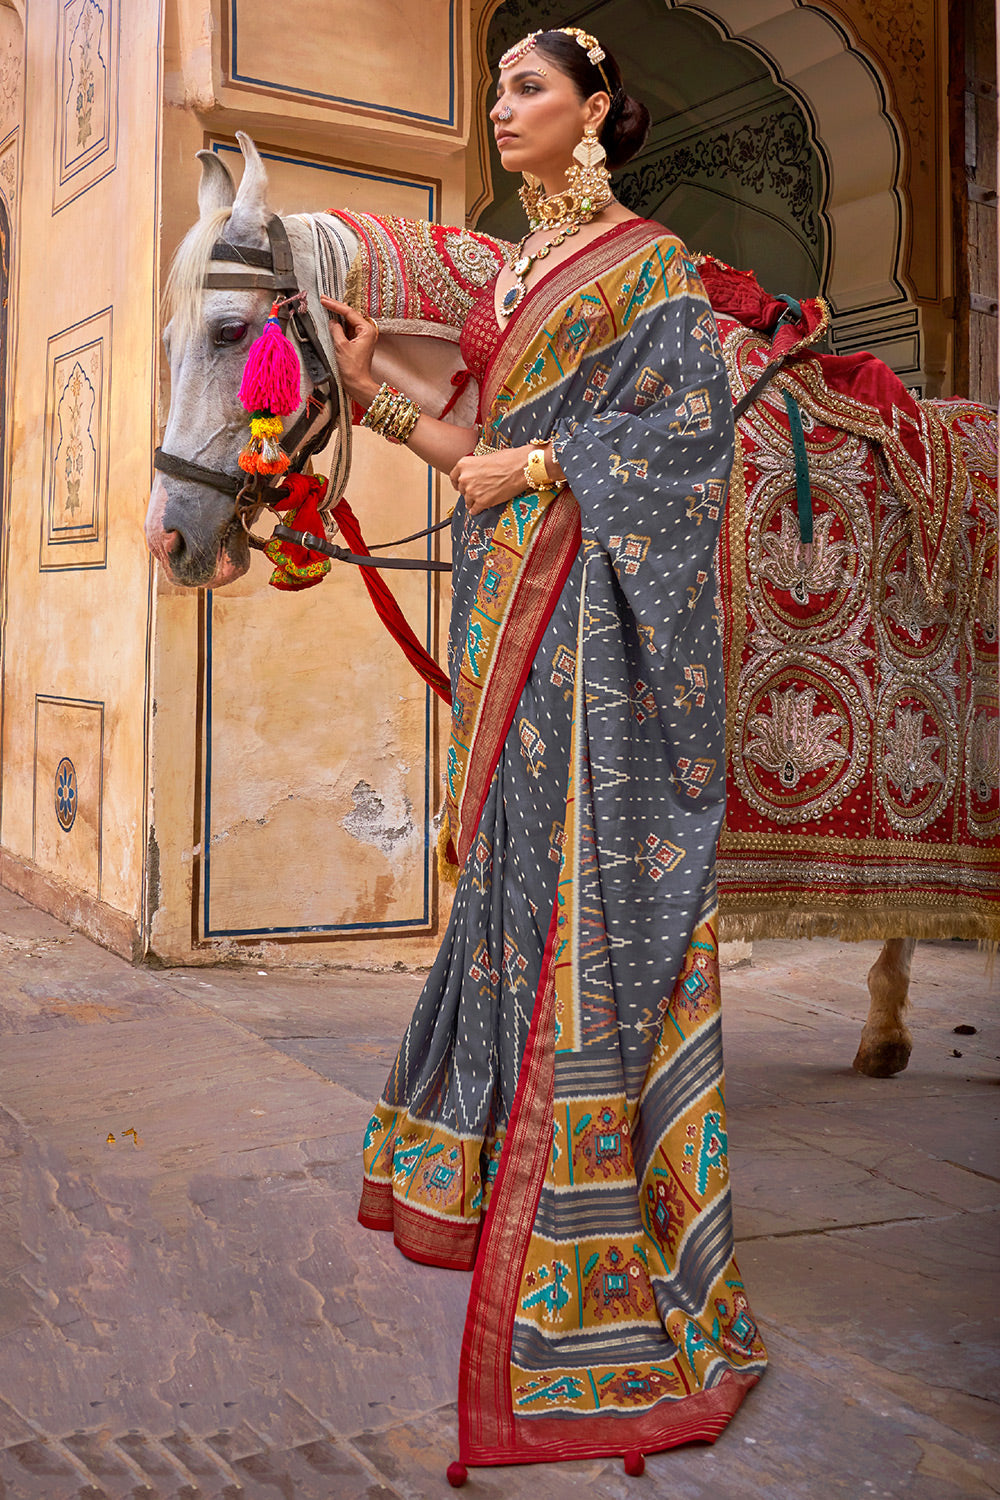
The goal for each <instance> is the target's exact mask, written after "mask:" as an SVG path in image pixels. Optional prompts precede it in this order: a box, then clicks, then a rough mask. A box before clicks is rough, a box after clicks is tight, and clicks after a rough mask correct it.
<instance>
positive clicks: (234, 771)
mask: <svg viewBox="0 0 1000 1500" xmlns="http://www.w3.org/2000/svg"><path fill="white" fill-rule="evenodd" d="M609 3H610V0H609ZM686 3H687V0H664V8H665V9H666V10H675V9H679V8H682V7H683V6H684V5H685V4H686ZM508 4H509V6H510V8H511V9H512V10H515V11H517V12H518V14H521V15H523V18H524V22H525V26H524V29H525V30H527V29H529V28H530V26H531V25H532V24H535V25H537V24H544V21H545V20H546V19H547V18H548V14H549V12H552V13H553V14H554V13H555V9H558V8H559V7H558V6H557V5H556V4H555V0H508ZM647 4H652V0H643V8H644V9H645V7H646V5H647ZM564 8H565V7H562V9H564ZM496 9H497V4H496V0H363V3H359V0H289V6H288V7H286V11H287V12H289V13H290V21H289V24H287V25H283V26H281V27H276V26H275V25H274V7H273V3H272V0H128V3H127V4H126V3H125V0H32V3H31V4H30V6H28V7H27V11H26V12H25V7H24V5H23V0H0V279H3V278H5V279H6V281H7V290H8V293H9V296H8V298H7V299H6V301H4V299H2V298H0V353H2V354H3V356H4V359H3V362H2V373H3V384H2V387H0V410H2V412H3V417H4V422H3V444H2V451H0V473H2V474H3V476H4V488H3V491H2V495H0V568H2V576H0V599H2V612H0V691H2V700H0V880H2V881H3V883H4V884H6V885H8V886H12V887H13V888H14V889H17V890H20V891H22V892H23V893H24V894H26V895H27V896H28V897H29V898H30V899H32V900H34V901H36V902H37V903H38V904H39V905H42V906H45V907H46V908H47V909H49V910H52V911H55V912H57V913H58V914H59V915H61V916H63V917H66V918H68V919H69V920H71V921H73V922H74V923H76V924H77V925H79V926H81V927H83V928H84V929H85V930H87V931H89V932H91V933H93V934H94V935H95V936H97V937H99V938H100V939H101V940H102V941H105V942H107V943H109V944H110V945H111V946H113V947H115V948H117V949H118V950H119V951H123V952H127V953H141V952H146V951H152V952H153V953H155V954H156V955H158V956H159V957H161V958H163V959H165V960H168V961H180V962H213V961H217V960H219V959H224V958H226V957H228V956H230V955H235V956H239V957H243V958H247V957H250V956H256V957H258V958H259V959H260V960H261V961H262V962H265V963H266V964H268V965H274V964H278V963H297V962H313V961H316V960H321V961H326V962H331V963H344V964H359V963H360V964H375V965H381V964H392V963H397V962H402V963H405V964H421V963H426V962H428V961H429V960H430V958H431V956H432V954H433V952H434V950H435V947H436V933H437V931H438V930H439V928H440V923H441V919H442V915H443V913H442V902H441V896H440V893H439V892H438V890H437V881H436V872H435V868H434V859H433V849H434V842H435V831H434V826H433V818H434V814H435V812H436V810H437V806H438V802H439V800H440V766H439V751H438V746H439V733H440V724H439V722H438V709H437V705H436V701H435V700H432V699H431V697H430V695H429V694H428V693H427V692H426V691H425V690H424V688H423V687H422V685H421V684H420V683H419V680H418V679H417V678H416V677H415V675H414V674H413V672H412V670H411V669H410V668H409V667H408V665H407V664H406V663H405V661H404V660H403V658H402V656H401V655H400V653H399V652H398V650H397V649H396V647H395V646H394V645H393V644H392V642H391V641H390V640H389V638H388V636H387V635H386V634H385V632H384V631H383V629H382V627H381V626H380V625H379V624H378V623H377V621H376V620H375V617H374V614H373V612H372V610H371V606H370V604H369V602H368V599H367V595H366V594H365V592H364V589H363V586H362V584H361V581H360V579H359V578H358V576H357V575H356V574H355V573H352V572H350V571H348V570H346V569H340V570H338V571H337V572H336V573H335V574H334V575H333V576H332V577H331V578H329V579H327V580H326V581H325V582H324V583H323V584H322V585H321V586H320V587H319V588H318V589H315V590H310V591H307V592H306V593H304V594H302V595H290V594H281V593H278V592H276V591H274V590H271V589H270V588H269V587H268V584H267V578H268V574H269V568H268V565H267V564H266V563H264V562H263V560H262V559H261V558H260V557H259V556H257V557H255V559H254V562H253V565H252V569H251V572H250V574H249V575H248V577H247V578H246V579H244V580H242V581H241V582H240V583H239V584H238V585H236V586H235V587H233V588H231V589H229V590H227V591H220V592H218V593H216V594H206V593H204V592H202V593H190V592H187V591H184V590H181V589H178V588H175V587H173V586H172V585H170V584H168V583H166V582H165V581H164V580H163V579H162V577H160V576H159V575H157V574H154V571H153V569H152V568H151V565H150V562H149V559H148V556H147V553H146V549H145V543H144V540H143V536H142V530H141V522H142V516H143V513H144V510H145V504H146V497H147V494H148V490H149V484H150V480H151V473H152V468H151V465H152V450H153V448H154V446H155V443H156V440H157V438H158V436H159V432H160V431H161V430H162V416H163V413H164V411H165V404H166V402H167V401H168V399H169V387H168V375H167V371H166V368H165V361H164V360H163V358H162V355H161V352H160V343H159V334H160V329H159V312H158V307H159V297H160V291H161V287H162V283H163V280H164V278H165V274H166V269H167V266H168V264H169V260H170V256H171V254H172V252H173V250H174V248H175V247H176V245H177V243H178V242H179V240H180V239H181V237H182V235H183V233H184V232H185V230H186V229H187V227H188V226H189V224H190V223H191V222H192V221H193V219H194V216H195V212H196V207H195V200H196V191H197V183H198V167H197V164H196V162H195V159H194V157H195V152H196V151H197V150H199V149H201V148H203V147H209V148H211V149H214V150H217V151H218V152H220V153H221V154H222V155H223V156H224V157H225V158H226V159H227V160H229V161H231V162H236V163H237V168H238V161H237V153H236V149H235V132H236V130H237V129H244V130H247V131H249V132H250V133H251V134H252V135H253V136H254V138H255V139H256V141H257V142H258V145H259V146H260V148H261V150H262V151H263V153H264V155H265V159H266V161H267V164H268V170H269V176H270V182H271V194H272V206H273V207H274V208H275V209H277V210H279V211H293V210H296V209H318V208H326V207H332V206H337V205H341V204H342V205H345V206H351V207H358V208H365V209H370V210H374V211H379V210H381V211H385V212H395V213H403V214H410V215H414V216H421V217H425V216H430V217H432V218H439V219H441V220H442V221H444V222H450V223H458V222H461V221H462V220H463V219H464V218H465V217H466V214H467V212H471V213H472V214H473V216H478V214H479V213H480V212H481V210H482V208H483V206H484V204H486V203H487V202H488V201H489V199H490V197H491V193H492V189H491V185H490V182H489V174H488V162H489V156H488V150H487V147H486V143H485V140H484V136H483V132H482V128H481V120H482V116H483V115H484V113H485V89H486V88H487V86H488V83H489V70H488V67H487V61H486V53H485V38H486V35H487V32H488V28H489V22H490V19H491V17H492V16H493V15H494V13H495V12H496ZM590 9H594V7H593V6H591V7H590ZM692 9H694V10H696V11H697V18H704V19H705V20H706V21H710V22H711V24H712V25H713V26H714V27H715V28H716V37H717V44H718V45H719V46H723V45H730V43H729V42H727V41H726V37H727V36H728V35H730V34H731V36H732V38H733V40H732V43H731V44H732V45H736V44H737V43H738V44H739V45H741V46H745V47H748V48H750V49H752V51H753V55H754V58H755V59H757V60H760V59H763V60H764V62H766V64H767V67H768V68H769V69H770V70H771V76H773V78H774V79H775V80H777V81H778V82H780V85H781V87H782V88H789V89H791V90H793V92H795V97H796V98H797V99H799V100H800V101H801V102H802V108H803V111H804V112H805V114H806V115H808V117H809V118H810V120H811V121H812V125H813V129H814V131H815V139H816V142H817V149H818V150H821V151H822V152H823V153H825V156H824V160H825V161H826V164H827V166H828V168H829V178H828V182H829V193H828V197H827V200H826V202H825V203H824V204H823V205H822V211H823V212H824V213H825V214H826V216H827V217H826V221H825V222H826V223H827V225H828V228H829V232H830V235H831V236H832V238H831V240H830V243H832V244H833V250H834V255H833V261H832V262H831V264H832V265H833V268H834V271H833V272H832V273H831V274H832V275H833V281H832V282H831V288H830V290H831V292H832V294H833V295H834V300H835V302H837V299H838V298H839V302H837V309H838V319H839V322H838V325H837V335H838V339H839V340H840V344H839V346H840V347H845V348H847V347H853V346H854V345H853V344H852V340H856V341H861V340H864V341H867V342H868V343H870V344H872V345H874V346H875V347H877V348H878V349H879V350H880V352H883V355H884V357H887V358H889V359H890V362H892V363H894V364H895V366H896V368H898V369H900V370H901V371H903V372H905V371H907V370H910V371H911V372H914V374H915V376H916V377H918V378H919V380H920V381H923V382H924V383H925V384H926V385H927V386H928V388H930V387H931V386H932V385H933V384H934V382H935V381H936V382H937V383H938V385H940V384H941V383H942V382H943V383H944V386H945V389H947V379H948V375H947V343H948V338H949V332H948V329H949V323H948V316H947V306H948V304H947V298H948V296H949V295H950V280H949V277H950V267H949V263H948V257H947V253H946V249H942V247H943V246H944V247H947V246H948V245H949V244H950V226H949V224H948V222H947V191H946V188H947V183H946V180H945V179H946V176H947V173H946V170H945V168H943V166H942V160H943V157H942V151H943V148H942V144H941V141H942V134H941V132H942V120H943V103H942V90H941V77H942V76H943V71H942V70H943V68H944V59H943V55H942V36H943V32H942V21H941V17H942V14H943V13H944V0H911V3H909V4H908V6H907V7H904V8H903V9H905V10H906V14H907V16H908V18H909V19H908V21H907V27H908V29H907V30H906V34H905V36H903V37H902V39H900V38H897V37H896V36H895V32H894V31H893V29H892V26H891V25H889V23H888V22H886V21H885V16H886V15H887V14H888V11H887V8H886V7H884V6H876V5H874V4H872V3H871V0H836V3H835V4H834V3H833V0H831V3H830V4H829V5H824V6H819V5H813V6H807V5H802V6H797V5H793V4H792V3H791V0H788V3H786V0H772V3H770V4H769V5H768V6H766V7H760V6H747V5H744V4H742V0H741V3H740V4H739V5H735V4H734V3H730V0H704V3H701V0H700V3H699V4H698V5H697V6H696V7H695V6H694V5H693V0H692ZM899 10H900V8H899V7H896V8H895V9H894V10H893V14H894V15H895V14H896V12H897V11H899ZM560 19H561V20H565V19H566V17H564V16H562V15H561V10H560ZM695 19H696V17H694V16H691V17H690V20H691V21H692V23H693V22H694V20H695ZM699 24H701V20H700V19H699ZM887 27H888V29H887ZM303 37H309V38H310V42H309V45H308V46H304V45H303V42H302V38H303ZM824 49H825V50H824ZM921 49H923V50H921ZM897 62H898V63H899V67H896V66H895V64H896V63H897ZM755 66H756V63H755ZM755 76H756V75H755ZM838 80H840V82H839V84H838ZM838 89H839V95H838ZM26 91H27V97H28V98H29V99H30V100H31V108H30V112H29V115H28V117H27V118H26V116H25V105H24V100H25V97H26ZM852 91H853V92H852ZM866 91H867V92H866ZM755 98H756V96H755ZM763 98H764V96H763V95H761V98H760V99H757V100H756V102H757V104H760V103H761V99H763ZM768 98H770V95H768ZM838 98H839V104H838ZM845 100H847V101H849V104H845V103H844V101H845ZM857 101H862V102H864V104H865V109H867V110H868V114H867V115H866V116H865V117H864V118H865V120H866V121H867V123H865V125H864V129H865V130H867V131H868V132H869V136H865V137H864V138H863V139H862V136H861V135H858V134H857V130H860V129H861V121H862V116H861V113H860V104H858V103H857ZM765 102H766V101H765ZM869 106H870V108H869ZM855 127H856V129H855ZM852 130H854V131H855V133H854V134H853V135H852ZM879 132H881V134H879ZM869 137H870V139H871V140H872V141H874V142H876V144H877V145H878V150H877V151H876V150H875V149H874V148H873V149H872V150H871V151H868V148H867V146H865V141H867V140H868V139H869ZM680 138H681V137H680V135H678V136H677V139H678V140H679V139H680ZM852 142H853V145H852ZM859 142H860V144H859ZM893 142H895V143H896V145H895V146H894V145H893V144H892V143H893ZM894 152H895V155H894ZM918 225H919V233H918V232H917V226H918ZM851 235H853V236H854V241H853V243H855V244H856V245H857V246H858V247H860V248H859V249H858V251H857V253H856V254H850V255H845V254H844V246H845V244H848V245H849V244H850V243H852V242H851V240H850V236H851ZM27 247H30V251H29V249H28V248H27ZM706 248H710V247H706ZM838 253H839V254H840V256H841V259H840V261H839V262H838V261H837V254H838ZM834 273H835V274H834ZM837 277H839V278H840V279H839V280H837V279H836V278H837ZM851 278H853V280H852V279H851ZM880 287H882V288H883V289H885V288H889V289H890V290H891V289H892V287H896V289H897V291H898V293H899V295H898V297H896V300H895V301H893V302H891V303H886V304H882V303H880V302H879V301H878V297H879V296H880V295H881V293H880V292H879V288H880ZM880 308H881V309H882V311H881V312H880V311H879V309H880ZM880 319H881V321H880ZM879 340H881V343H879ZM320 467H322V466H321V465H320ZM349 496H350V499H351V502H352V504H353V506H354V508H355V510H356V511H357V513H358V514H359V516H360V517H361V519H362V522H363V525H364V527H365V530H366V533H367V535H368V537H369V539H370V540H375V541H378V540H384V539H387V538H390V537H392V536H398V535H400V534H405V533H406V532H408V531H410V530H413V529H416V527H417V526H418V525H422V524H425V523H426V522H427V520H429V519H436V518H437V516H438V515H440V514H441V513H442V512H443V509H446V508H447V506H448V504H450V491H449V490H448V488H447V486H445V489H444V491H442V488H441V485H440V484H439V482H438V481H436V480H434V479H433V478H432V477H431V476H430V474H429V472H428V470H427V469H426V467H424V466H423V465H421V464H420V463H419V462H418V461H417V460H416V459H415V458H414V456H413V455H411V454H409V453H407V452H405V451H399V450H393V449H390V448H388V446H387V445H386V444H384V443H383V442H381V441H380V440H379V439H377V438H374V437H371V436H370V435H368V434H365V433H361V434H359V436H358V442H357V457H356V463H355V470H354V475H353V478H352V481H351V486H350V490H349ZM393 586H394V587H397V588H398V593H399V597H400V600H401V602H402V604H403V606H404V609H405V611H406V613H407V615H408V617H409V619H410V621H411V623H412V624H413V625H414V626H415V628H417V630H418V631H419V632H420V633H422V634H423V636H424V639H425V640H426V641H427V643H428V645H429V646H430V647H431V649H432V650H433V651H434V652H435V654H436V655H437V656H438V659H439V660H440V659H442V658H443V654H444V652H443V641H442V639H441V631H442V625H443V622H444V620H445V618H446V610H447V598H446V597H443V596H442V588H441V585H440V583H439V582H438V581H433V582H431V583H430V584H428V583H427V581H426V580H425V579H424V578H421V577H419V576H416V575H396V576H395V577H394V579H393Z"/></svg>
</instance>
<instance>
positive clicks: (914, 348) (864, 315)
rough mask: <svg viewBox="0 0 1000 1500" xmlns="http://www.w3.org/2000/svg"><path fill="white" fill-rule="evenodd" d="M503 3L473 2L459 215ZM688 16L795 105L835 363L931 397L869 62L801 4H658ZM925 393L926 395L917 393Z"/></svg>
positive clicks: (477, 146)
mask: <svg viewBox="0 0 1000 1500" xmlns="http://www.w3.org/2000/svg"><path fill="white" fill-rule="evenodd" d="M503 3H504V0H483V3H482V5H481V7H480V9H479V14H478V17H476V16H474V18H473V20H474V27H475V36H474V43H475V57H476V68H477V71H478V74H479V77H478V80H477V81H478V89H477V90H476V101H475V108H476V113H475V115H474V117H473V126H472V142H470V145H471V146H472V151H471V152H470V178H473V179H474V177H475V176H478V182H476V181H475V180H472V181H470V189H471V191H470V198H471V197H472V196H473V194H476V196H475V199H474V201H473V202H472V203H471V204H470V214H471V215H477V214H478V213H479V212H480V211H481V210H482V209H483V208H484V207H485V206H486V203H487V202H488V201H489V196H490V190H489V164H488V149H487V145H486V139H485V134H484V131H483V128H482V124H481V122H482V120H483V119H484V118H485V105H486V94H487V91H488V88H489V81H490V79H489V67H488V59H487V55H486V43H487V36H488V32H489V26H490V22H491V21H492V19H493V17H494V15H495V14H496V12H497V11H498V10H499V9H500V7H501V5H502V4H503ZM663 3H664V5H665V6H666V7H667V8H668V9H670V10H679V9H684V10H690V11H693V12H694V13H695V14H697V15H700V16H702V17H703V18H704V19H705V20H706V21H708V22H709V23H710V24H712V25H713V26H714V27H715V28H716V30H718V31H719V32H720V34H721V35H723V36H725V37H727V38H729V39H730V40H733V41H736V42H739V43H740V44H741V45H743V46H746V47H749V48H750V49H751V50H752V51H753V52H754V53H755V54H756V55H757V56H758V57H760V58H761V59H762V61H763V62H764V63H765V64H766V65H767V66H768V68H769V69H770V71H771V72H772V74H773V75H774V77H775V80H776V81H777V82H778V83H779V84H780V85H781V86H782V87H783V88H785V89H787V90H788V92H789V93H790V94H792V95H793V96H794V98H795V99H796V101H797V102H798V103H799V104H800V105H801V107H802V109H803V111H804V112H805V113H806V115H807V117H808V119H809V121H810V124H811V126H812V129H813V133H814V138H815V140H816V143H817V146H818V148H819V150H820V151H821V153H822V155H823V157H824V159H825V163H826V168H827V176H828V193H827V200H826V203H825V204H824V205H823V216H824V219H825V220H826V223H827V227H828V232H829V235H830V259H829V280H828V283H827V289H826V295H827V296H828V298H829V300H830V303H831V307H832V311H833V314H834V317H833V327H832V337H833V343H834V347H835V348H836V349H837V351H838V352H848V351H850V350H852V349H856V348H861V347H867V348H870V349H872V350H873V352H876V353H879V354H880V355H881V357H882V358H883V359H885V361H886V363H887V364H889V365H891V366H892V368H894V369H895V370H896V371H897V372H898V373H899V374H900V375H901V376H902V377H903V378H904V379H905V380H906V381H907V382H908V383H912V384H914V385H915V386H917V387H919V388H924V387H931V388H934V387H936V386H937V384H938V383H939V380H940V374H941V373H942V372H941V371H939V370H936V369H935V370H932V371H928V370H927V369H926V368H925V363H926V361H925V350H924V344H925V340H924V337H923V333H922V326H921V325H922V316H921V311H922V310H921V308H920V307H919V306H918V304H917V301H916V300H915V298H914V295H913V289H912V286H911V282H910V278H909V276H908V274H907V258H908V252H909V247H910V243H911V232H912V230H911V218H912V215H911V209H910V203H909V196H908V193H907V192H906V188H905V169H906V161H907V147H906V140H907V137H906V134H905V131H904V128H903V126H902V124H901V122H900V121H899V119H898V118H897V116H896V114H895V112H894V110H893V107H892V104H891V102H890V101H891V94H890V91H889V89H888V87H887V85H886V82H885V79H884V78H883V76H882V71H881V69H880V67H879V65H878V63H877V61H876V60H875V59H874V58H873V57H872V56H871V55H870V53H869V52H868V51H866V50H864V49H863V48H862V46H861V45H860V44H859V43H858V42H857V41H856V39H855V38H853V37H852V35H851V33H850V32H849V30H848V28H847V26H846V24H845V23H844V21H843V20H842V19H841V18H840V17H839V16H837V15H835V14H834V13H833V12H832V11H831V10H830V9H827V8H825V7H823V6H822V5H811V4H806V3H803V0H663ZM928 393H929V392H928Z"/></svg>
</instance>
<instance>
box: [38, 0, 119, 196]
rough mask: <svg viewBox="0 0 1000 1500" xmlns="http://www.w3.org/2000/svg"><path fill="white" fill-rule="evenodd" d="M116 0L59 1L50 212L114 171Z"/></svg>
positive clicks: (117, 0) (116, 102) (116, 74)
mask: <svg viewBox="0 0 1000 1500" xmlns="http://www.w3.org/2000/svg"><path fill="white" fill-rule="evenodd" d="M119 4H120V0H64V3H63V5H62V9H61V11H60V13H59V28H58V40H57V49H56V58H55V64H56V97H55V106H56V129H55V173H54V179H53V180H54V184H55V187H54V193H53V199H52V211H53V213H55V212H56V210H57V209H60V208H62V207H63V206H64V205H65V204H66V203H69V202H70V201H71V200H72V199H73V198H77V197H79V195H80V194H81V193H83V192H86V190H87V188H89V187H92V186H93V184H94V183H95V182H99V181H100V179H101V178H102V177H106V176H107V175H108V173H109V172H112V171H113V170H114V167H115V162H116V158H117V151H118V52H119V46H118V33H119V10H118V7H119Z"/></svg>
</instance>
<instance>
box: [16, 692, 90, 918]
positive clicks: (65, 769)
mask: <svg viewBox="0 0 1000 1500" xmlns="http://www.w3.org/2000/svg"><path fill="white" fill-rule="evenodd" d="M103 802H104V704H103V703H98V702H91V701H88V700H84V699H77V698H56V697H48V696H45V695H41V694H39V695H37V696H36V698H35V784H34V798H33V810H32V839H31V843H32V848H31V857H32V859H33V860H34V861H35V863H36V864H37V865H40V866H41V867H42V869H44V870H48V871H50V872H51V873H52V874H53V875H56V876H58V878H59V879H60V880H61V881H63V882H65V883H66V884H67V885H71V886H74V887H76V888H77V889H79V890H83V891H87V892H88V893H89V894H90V895H93V896H97V897H98V898H99V897H100V894H101V816H102V811H103Z"/></svg>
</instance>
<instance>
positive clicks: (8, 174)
mask: <svg viewBox="0 0 1000 1500" xmlns="http://www.w3.org/2000/svg"><path fill="white" fill-rule="evenodd" d="M18 140H19V132H16V131H15V133H14V134H13V135H12V136H11V137H10V139H9V140H7V141H5V142H4V144H3V146H0V196H2V197H3V200H4V202H5V203H6V205H7V208H8V210H9V211H10V213H11V215H13V213H14V211H15V209H16V208H17V175H18V174H17V165H18V160H17V148H18Z"/></svg>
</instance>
